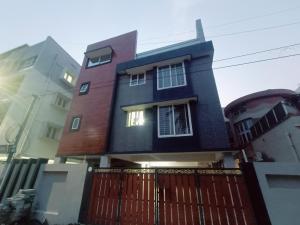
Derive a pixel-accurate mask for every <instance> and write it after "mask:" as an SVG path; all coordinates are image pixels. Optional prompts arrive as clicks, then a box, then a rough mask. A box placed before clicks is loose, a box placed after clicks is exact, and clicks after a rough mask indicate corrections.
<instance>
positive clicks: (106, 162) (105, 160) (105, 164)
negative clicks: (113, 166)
mask: <svg viewBox="0 0 300 225" xmlns="http://www.w3.org/2000/svg"><path fill="white" fill-rule="evenodd" d="M110 160H111V158H110V156H107V155H102V156H100V166H99V167H100V168H109V167H110Z"/></svg>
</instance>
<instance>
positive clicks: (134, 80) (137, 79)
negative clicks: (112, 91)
mask: <svg viewBox="0 0 300 225" xmlns="http://www.w3.org/2000/svg"><path fill="white" fill-rule="evenodd" d="M145 83H146V75H145V74H144V73H140V74H133V75H131V76H130V86H136V85H142V84H145Z"/></svg>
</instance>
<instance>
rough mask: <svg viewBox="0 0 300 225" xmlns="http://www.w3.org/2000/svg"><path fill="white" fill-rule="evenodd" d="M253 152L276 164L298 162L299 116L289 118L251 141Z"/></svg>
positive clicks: (299, 140) (299, 147) (299, 146)
mask: <svg viewBox="0 0 300 225" xmlns="http://www.w3.org/2000/svg"><path fill="white" fill-rule="evenodd" d="M251 144H252V148H253V150H254V152H262V153H264V154H265V155H266V156H268V157H269V158H272V159H274V160H275V161H276V162H300V116H291V117H289V118H288V119H286V120H285V121H284V122H282V123H280V124H278V125H277V126H275V127H274V128H273V129H271V130H269V131H268V132H266V133H265V134H263V135H261V136H259V137H258V138H257V139H255V140H253V141H252V143H251Z"/></svg>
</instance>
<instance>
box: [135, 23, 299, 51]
mask: <svg viewBox="0 0 300 225" xmlns="http://www.w3.org/2000/svg"><path fill="white" fill-rule="evenodd" d="M298 24H300V21H296V22H292V23H286V24H281V25H275V26H269V27H261V28H257V29H251V30H244V31H237V32H232V33H225V34H219V35H212V36H207V37H206V38H208V39H212V38H220V37H228V36H234V35H240V34H246V33H253V32H257V31H266V30H273V29H279V28H282V27H289V26H294V25H298ZM182 41H186V40H173V41H161V42H144V43H143V42H142V43H141V45H142V46H143V45H150V44H167V43H170V42H182Z"/></svg>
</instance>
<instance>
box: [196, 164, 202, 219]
mask: <svg viewBox="0 0 300 225" xmlns="http://www.w3.org/2000/svg"><path fill="white" fill-rule="evenodd" d="M194 176H195V183H196V191H197V195H198V198H197V205H198V213H199V220H200V221H199V222H200V224H201V225H202V224H204V219H203V215H204V212H203V208H202V207H203V206H202V202H201V201H202V200H201V199H202V197H201V190H200V185H201V182H200V179H199V174H198V169H195V173H194Z"/></svg>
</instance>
